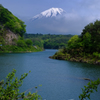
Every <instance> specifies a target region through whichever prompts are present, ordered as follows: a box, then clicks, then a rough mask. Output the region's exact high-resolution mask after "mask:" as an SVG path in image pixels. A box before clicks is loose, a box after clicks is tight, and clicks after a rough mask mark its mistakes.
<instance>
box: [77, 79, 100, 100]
mask: <svg viewBox="0 0 100 100" xmlns="http://www.w3.org/2000/svg"><path fill="white" fill-rule="evenodd" d="M99 84H100V79H98V80H96V81H91V82H89V83H88V84H87V85H88V86H84V89H83V88H82V94H80V96H79V98H80V100H86V99H87V98H88V99H90V94H91V93H94V90H95V91H96V92H97V87H98V85H99Z"/></svg>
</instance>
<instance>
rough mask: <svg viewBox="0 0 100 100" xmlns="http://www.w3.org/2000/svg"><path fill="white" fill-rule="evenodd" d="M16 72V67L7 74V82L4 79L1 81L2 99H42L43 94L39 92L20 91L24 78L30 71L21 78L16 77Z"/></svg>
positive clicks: (0, 98) (0, 92)
mask: <svg viewBox="0 0 100 100" xmlns="http://www.w3.org/2000/svg"><path fill="white" fill-rule="evenodd" d="M15 73H16V70H15V69H14V70H13V71H12V72H11V73H9V74H8V75H7V77H6V81H5V82H4V80H2V81H1V82H0V100H18V99H23V100H41V96H39V95H38V94H37V92H35V93H31V92H29V93H28V94H26V95H25V92H22V93H20V92H19V87H20V86H22V82H23V79H25V77H26V76H27V75H28V73H24V74H23V75H21V78H20V79H18V78H17V77H15ZM36 88H37V87H36Z"/></svg>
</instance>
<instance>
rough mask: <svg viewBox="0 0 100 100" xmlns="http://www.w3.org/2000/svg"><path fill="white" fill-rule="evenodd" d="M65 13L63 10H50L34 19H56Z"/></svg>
mask: <svg viewBox="0 0 100 100" xmlns="http://www.w3.org/2000/svg"><path fill="white" fill-rule="evenodd" d="M62 13H64V10H63V9H62V8H50V9H48V10H45V11H43V12H41V13H40V14H38V15H36V16H34V17H33V18H32V19H33V20H34V19H37V18H42V17H46V18H47V17H56V16H58V15H61V14H62Z"/></svg>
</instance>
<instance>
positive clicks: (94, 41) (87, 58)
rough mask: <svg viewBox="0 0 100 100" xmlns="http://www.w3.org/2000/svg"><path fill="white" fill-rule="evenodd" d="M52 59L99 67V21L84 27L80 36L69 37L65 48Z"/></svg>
mask: <svg viewBox="0 0 100 100" xmlns="http://www.w3.org/2000/svg"><path fill="white" fill-rule="evenodd" d="M53 58H55V59H56V58H57V59H64V60H70V61H79V62H87V63H92V64H99V65H100V21H98V20H96V21H95V22H94V23H90V24H88V25H86V26H85V27H84V29H83V31H82V33H81V35H80V36H78V35H74V36H73V37H71V39H70V40H69V41H68V44H67V46H66V48H64V49H62V51H60V52H58V53H56V54H55V55H54V56H53Z"/></svg>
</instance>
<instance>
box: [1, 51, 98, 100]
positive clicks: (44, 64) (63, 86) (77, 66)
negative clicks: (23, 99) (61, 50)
mask: <svg viewBox="0 0 100 100" xmlns="http://www.w3.org/2000/svg"><path fill="white" fill-rule="evenodd" d="M55 52H57V50H45V51H42V52H33V53H11V54H8V53H5V54H0V80H2V79H5V77H6V76H7V74H8V73H9V72H11V71H12V70H13V69H16V70H17V72H16V76H17V77H19V78H20V76H21V75H22V74H24V73H27V72H29V71H31V73H29V74H28V76H27V77H26V78H25V79H24V81H23V85H22V87H21V88H20V91H21V92H23V91H26V90H28V89H31V88H33V87H35V86H38V85H41V84H42V86H41V87H39V86H38V94H39V95H41V96H42V99H43V100H79V98H78V96H79V94H80V93H82V90H81V88H83V87H84V85H87V83H88V82H89V81H88V80H84V79H83V78H90V79H91V80H96V79H98V78H100V66H98V65H91V64H86V63H78V62H70V61H63V60H54V59H50V58H49V56H52V55H53V54H54V53H55ZM34 91H35V89H34V88H33V89H32V90H31V92H34ZM91 100H100V85H99V86H98V92H95V93H93V94H91Z"/></svg>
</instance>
